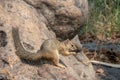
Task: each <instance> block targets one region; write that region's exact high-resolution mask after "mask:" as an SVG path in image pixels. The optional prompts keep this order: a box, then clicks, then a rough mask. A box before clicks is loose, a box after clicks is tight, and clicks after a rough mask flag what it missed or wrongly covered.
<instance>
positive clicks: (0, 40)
mask: <svg viewBox="0 0 120 80" xmlns="http://www.w3.org/2000/svg"><path fill="white" fill-rule="evenodd" d="M6 36H7V35H6V33H5V32H4V31H2V30H0V47H5V46H6V45H7V41H6V40H7V39H6Z"/></svg>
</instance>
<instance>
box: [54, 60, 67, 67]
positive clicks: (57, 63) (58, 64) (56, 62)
mask: <svg viewBox="0 0 120 80" xmlns="http://www.w3.org/2000/svg"><path fill="white" fill-rule="evenodd" d="M53 62H54V64H55V65H56V66H57V67H60V68H65V66H63V65H62V64H60V63H59V59H53Z"/></svg>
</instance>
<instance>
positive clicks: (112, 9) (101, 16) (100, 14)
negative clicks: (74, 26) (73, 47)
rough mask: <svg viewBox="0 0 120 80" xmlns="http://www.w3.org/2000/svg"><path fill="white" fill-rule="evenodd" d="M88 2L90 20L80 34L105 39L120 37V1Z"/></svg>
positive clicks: (92, 0)
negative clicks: (99, 36)
mask: <svg viewBox="0 0 120 80" xmlns="http://www.w3.org/2000/svg"><path fill="white" fill-rule="evenodd" d="M88 2H89V6H90V8H89V12H90V13H89V18H88V20H87V22H86V24H85V26H84V27H83V28H82V29H81V30H80V33H79V34H80V35H81V34H87V33H91V34H93V35H95V36H98V35H102V36H105V38H111V37H114V36H116V35H120V0H88Z"/></svg>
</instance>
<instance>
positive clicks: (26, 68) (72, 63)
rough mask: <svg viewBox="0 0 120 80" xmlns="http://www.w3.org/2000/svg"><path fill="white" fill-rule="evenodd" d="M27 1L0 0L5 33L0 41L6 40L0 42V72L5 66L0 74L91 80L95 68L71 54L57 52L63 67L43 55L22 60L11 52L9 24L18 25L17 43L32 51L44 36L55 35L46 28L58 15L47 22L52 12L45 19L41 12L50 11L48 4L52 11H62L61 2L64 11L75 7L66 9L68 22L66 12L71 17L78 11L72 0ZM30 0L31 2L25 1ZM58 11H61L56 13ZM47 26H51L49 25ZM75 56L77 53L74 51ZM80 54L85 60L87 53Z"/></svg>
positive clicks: (21, 79)
mask: <svg viewBox="0 0 120 80" xmlns="http://www.w3.org/2000/svg"><path fill="white" fill-rule="evenodd" d="M27 1H28V0H0V31H4V33H5V34H6V37H5V36H4V37H1V36H0V37H1V38H4V42H7V44H6V45H4V46H0V73H1V70H2V72H4V70H7V72H5V73H4V74H3V73H2V74H0V78H1V79H8V80H46V79H49V80H55V79H60V80H62V79H64V80H94V79H95V71H94V69H93V67H92V65H91V64H90V66H86V65H84V64H83V63H81V62H80V61H78V59H76V57H75V56H68V57H63V56H60V60H61V62H60V63H62V64H64V65H66V68H65V69H63V68H58V67H56V66H54V65H53V63H52V62H51V61H50V60H49V61H46V60H44V59H40V60H39V61H37V62H32V61H26V60H22V59H20V58H19V57H18V56H17V55H16V54H15V51H16V50H15V47H14V42H13V38H12V33H11V31H12V27H18V28H19V34H20V39H21V43H23V46H24V48H25V49H26V50H27V51H30V52H36V51H37V50H39V48H40V46H41V44H42V43H43V41H44V40H45V39H48V38H55V37H56V36H55V33H54V32H52V31H50V30H49V29H48V28H49V27H50V26H51V25H54V26H55V25H58V23H59V20H60V19H59V18H58V20H57V21H56V19H57V18H55V21H56V22H55V23H54V21H53V24H52V23H51V22H52V20H54V18H53V19H51V18H52V12H50V13H49V14H50V15H51V16H48V17H51V18H49V20H48V18H47V17H46V16H47V15H46V16H44V15H43V13H45V12H46V11H52V10H50V9H49V8H48V6H51V9H54V8H55V9H56V10H55V11H56V15H61V14H64V12H61V10H62V9H64V7H63V8H62V6H66V7H65V10H66V11H67V10H68V9H71V10H72V9H73V8H75V9H76V10H78V11H76V13H71V11H69V10H68V13H71V14H65V16H66V17H68V18H67V19H68V22H69V21H70V20H69V16H70V17H71V18H72V19H73V21H74V19H76V17H77V16H73V17H72V15H74V14H78V13H80V11H79V9H78V8H77V7H76V6H75V5H73V3H72V2H74V1H72V0H70V2H69V1H68V3H69V4H66V1H67V0H66V1H62V2H60V3H59V4H58V3H56V2H54V1H56V0H53V1H52V0H31V1H29V2H27ZM39 1H40V2H39ZM57 1H59V0H57ZM71 1H72V2H71ZM30 2H31V4H29V3H30ZM35 2H38V3H35ZM51 2H53V3H51ZM39 4H41V5H39ZM70 5H72V8H70ZM40 6H45V8H44V7H43V9H45V10H41V9H40V8H41V7H40ZM59 6H61V8H59ZM67 6H68V8H67ZM52 7H53V8H52ZM57 7H58V9H57ZM36 8H38V9H36ZM44 11H45V12H44ZM40 12H41V13H40ZM59 12H61V13H60V14H59ZM78 16H80V15H78ZM59 17H61V16H59ZM50 20H51V22H50ZM76 20H79V19H76ZM61 21H62V20H61ZM50 23H51V24H50ZM62 23H63V25H65V24H66V22H62ZM48 25H50V26H48ZM60 26H61V25H60ZM50 28H51V29H52V27H50ZM4 33H3V34H4ZM0 40H1V39H0ZM0 43H1V42H0ZM77 56H80V55H79V54H78V55H77ZM84 57H86V56H84ZM84 57H82V58H83V59H85V60H86V58H87V57H86V58H84Z"/></svg>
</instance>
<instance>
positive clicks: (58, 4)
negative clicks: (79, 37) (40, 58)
mask: <svg viewBox="0 0 120 80" xmlns="http://www.w3.org/2000/svg"><path fill="white" fill-rule="evenodd" d="M24 1H26V2H27V3H28V4H30V5H31V6H34V7H35V8H37V10H38V12H39V14H40V15H42V16H43V17H44V19H43V21H44V22H45V23H46V24H47V27H48V28H49V29H50V30H53V31H54V32H55V33H56V35H57V37H59V38H62V39H68V38H69V39H72V38H73V37H74V36H75V35H76V34H77V33H78V31H79V29H80V28H81V25H83V24H84V23H85V21H86V19H87V17H88V2H87V0H24ZM61 35H63V36H61Z"/></svg>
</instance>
